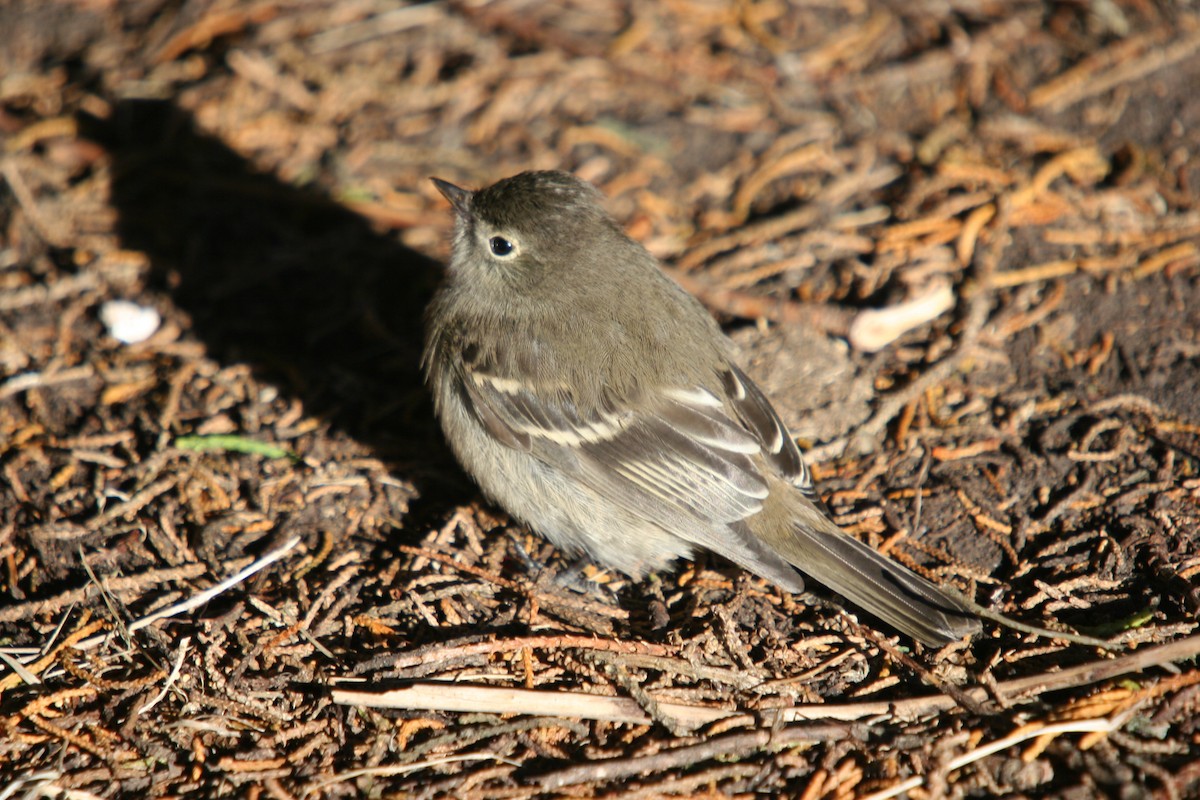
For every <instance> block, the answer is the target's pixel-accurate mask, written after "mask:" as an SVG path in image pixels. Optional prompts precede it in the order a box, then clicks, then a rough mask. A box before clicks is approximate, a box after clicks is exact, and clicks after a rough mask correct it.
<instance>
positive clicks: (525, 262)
mask: <svg viewBox="0 0 1200 800" xmlns="http://www.w3.org/2000/svg"><path fill="white" fill-rule="evenodd" d="M434 181H435V183H436V184H437V186H438V188H439V190H441V192H442V193H443V194H444V195H445V196H446V198H447V199H448V200H449V201H450V203H451V204H452V205H453V206H454V209H455V212H456V216H457V221H456V225H455V233H454V246H453V256H452V258H451V261H450V266H449V269H448V270H447V274H446V277H445V279H444V281H443V284H442V286H441V287H440V288H439V290H438V292H437V294H436V296H435V297H434V300H433V302H432V303H431V305H430V309H429V312H428V315H427V339H426V346H425V355H424V367H425V371H426V376H427V379H428V381H429V384H430V387H431V389H432V391H433V395H434V404H435V408H436V411H437V415H438V418H439V420H440V422H441V424H442V428H443V430H444V431H445V433H446V438H447V440H448V441H449V443H450V446H451V448H452V449H453V450H454V452H455V454H456V455H457V456H458V458H459V460H460V462H461V463H462V464H463V466H464V467H465V468H466V470H467V471H468V472H469V473H470V474H471V475H472V476H473V477H474V478H475V479H476V481H478V483H479V485H480V486H481V487H482V488H483V490H484V491H485V492H486V493H487V494H488V495H489V496H490V497H492V499H494V500H495V501H496V502H498V503H499V504H500V505H501V506H503V507H504V508H506V509H507V510H508V511H509V512H510V513H511V514H513V515H514V516H515V517H517V518H519V519H521V520H523V521H524V522H526V523H528V524H529V525H530V526H531V527H532V528H533V529H534V530H535V531H537V532H539V533H541V534H542V535H544V536H545V537H546V538H548V539H549V540H550V541H552V542H554V543H555V544H557V545H559V546H560V547H564V548H567V549H569V550H573V551H584V552H586V553H587V554H588V555H589V556H591V557H592V558H594V559H595V560H596V561H598V562H599V563H601V564H603V565H605V566H608V567H610V568H613V569H617V570H619V571H621V572H624V573H626V574H629V575H631V576H633V577H635V578H640V577H641V576H643V575H644V574H646V573H647V572H649V571H651V570H658V569H663V568H666V567H668V566H670V564H671V562H673V561H674V560H675V559H677V558H686V557H689V556H690V555H691V554H692V553H693V552H694V551H695V549H696V548H698V547H699V548H705V549H708V550H711V551H713V552H716V553H718V554H720V555H722V556H724V557H726V558H728V559H730V560H731V561H734V562H735V563H737V564H740V565H741V566H742V567H744V568H746V569H748V570H750V571H752V572H754V573H756V574H758V575H761V576H763V577H764V578H767V579H769V580H772V581H774V582H775V583H777V584H779V585H780V586H782V587H783V588H785V589H787V590H789V591H793V592H797V591H801V590H802V589H803V586H804V584H803V581H802V579H801V577H800V574H799V573H798V572H797V569H799V570H801V571H803V572H804V573H805V574H807V575H810V576H811V577H813V578H815V579H816V580H818V581H820V582H821V583H823V584H825V585H827V586H829V587H830V588H832V589H833V590H835V591H837V592H839V593H840V594H842V595H844V596H846V597H847V598H849V599H850V600H851V601H852V602H853V603H855V604H857V605H858V606H860V607H861V608H863V609H865V610H867V611H869V612H870V613H872V614H874V615H875V616H877V617H879V618H880V619H882V620H884V621H886V622H888V623H889V624H891V625H893V626H895V627H896V628H897V629H899V630H901V631H903V632H905V633H907V634H909V635H910V636H912V637H914V638H916V639H918V640H920V641H922V642H924V643H926V644H930V645H940V644H945V643H947V642H950V641H953V640H956V639H959V638H961V637H963V636H964V635H969V634H973V633H975V632H976V631H978V630H979V622H978V620H977V619H976V618H975V617H974V616H973V615H972V614H971V613H970V612H969V611H968V610H967V609H966V608H965V607H964V606H963V605H962V604H961V603H960V602H958V601H956V600H954V599H952V598H950V597H948V596H947V595H945V594H944V593H942V592H941V591H940V590H939V589H937V587H935V586H934V585H933V584H931V583H929V582H928V581H926V580H924V579H923V578H920V577H919V576H917V575H915V574H914V573H912V572H910V571H909V570H907V569H905V568H904V567H902V566H900V565H899V564H896V563H895V562H893V561H891V560H889V559H887V558H885V557H884V556H882V555H880V554H879V553H877V552H875V551H874V550H872V549H871V548H869V547H867V546H866V545H864V544H862V543H861V542H859V541H857V540H856V539H853V538H851V537H850V536H848V535H846V534H845V533H843V532H842V531H841V530H840V529H838V527H837V526H836V525H834V524H833V523H832V522H830V521H829V520H828V519H827V518H826V517H825V515H824V514H823V513H822V511H821V509H820V508H819V506H818V502H817V501H816V499H815V495H814V490H813V486H812V482H811V479H810V477H809V474H808V470H807V469H806V468H805V466H804V462H803V460H802V458H801V456H800V453H799V451H798V450H797V448H796V445H795V443H794V441H793V440H792V437H791V435H790V434H789V433H788V431H787V428H786V427H785V426H784V425H783V423H782V422H781V421H780V419H779V416H778V415H777V414H776V413H775V410H774V409H773V408H772V407H771V404H770V401H768V400H767V398H766V397H765V396H764V395H763V393H762V392H761V391H760V390H759V388H758V387H757V386H756V385H755V384H754V382H753V381H752V380H750V378H749V377H747V376H746V374H745V373H744V372H742V371H741V370H740V369H739V368H738V366H737V364H736V361H735V353H734V349H733V344H732V343H731V342H730V340H729V339H728V338H727V337H726V336H725V335H724V334H723V333H722V332H721V330H720V328H718V326H717V324H716V323H715V322H714V321H713V319H712V317H711V316H710V315H709V314H708V312H706V311H705V310H704V308H703V307H702V306H701V305H700V304H699V303H698V302H697V301H696V300H695V299H694V298H693V297H691V296H690V295H689V294H687V293H686V292H684V291H683V290H682V289H680V288H679V287H678V286H677V285H676V284H675V283H673V282H672V281H671V280H670V279H669V278H667V277H666V276H665V275H664V274H663V273H662V271H661V270H660V269H659V268H658V264H657V262H656V261H655V259H654V257H653V256H651V255H650V254H649V253H648V252H647V251H646V250H645V248H643V247H642V246H641V245H639V244H638V243H636V242H634V241H633V240H632V239H630V238H629V237H628V236H626V235H625V233H624V232H623V231H622V230H621V228H620V227H619V226H618V225H617V223H616V222H615V221H614V220H613V219H612V218H611V217H610V216H609V215H608V214H607V213H606V212H605V211H604V210H603V208H602V206H601V197H600V195H599V193H598V192H597V191H596V190H595V189H594V188H592V187H591V186H590V185H589V184H587V183H585V182H583V181H581V180H579V179H578V178H575V177H574V176H572V175H569V174H567V173H564V172H526V173H522V174H520V175H516V176H514V177H511V178H507V179H505V180H502V181H500V182H498V183H496V184H494V185H492V186H490V187H488V188H486V189H481V190H479V191H477V192H470V191H466V190H464V189H460V188H458V187H457V186H454V185H453V184H449V183H446V182H445V181H440V180H437V179H434Z"/></svg>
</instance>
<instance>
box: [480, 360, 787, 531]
mask: <svg viewBox="0 0 1200 800" xmlns="http://www.w3.org/2000/svg"><path fill="white" fill-rule="evenodd" d="M463 384H464V387H465V390H466V395H467V397H468V399H469V400H470V403H471V406H472V408H473V409H474V411H475V413H476V415H477V416H478V418H479V420H480V422H481V423H482V424H483V425H484V426H485V427H486V428H487V429H488V431H489V432H490V433H491V434H492V435H493V436H495V437H496V438H497V439H498V440H500V441H502V442H504V443H505V444H507V445H509V446H511V447H518V448H520V449H524V450H528V451H530V452H532V453H534V454H535V455H536V456H538V457H539V458H542V459H544V460H546V461H548V462H550V463H553V464H554V465H555V466H557V467H559V468H560V469H562V470H564V471H565V472H567V473H568V474H572V475H574V476H575V477H576V478H577V479H578V480H580V481H582V482H584V483H585V484H587V485H588V486H589V487H590V488H592V489H593V490H594V491H597V492H599V493H600V494H602V495H604V496H605V497H607V498H608V499H609V500H610V501H612V502H615V503H618V504H621V505H624V506H626V507H627V508H629V509H630V510H631V511H633V512H634V513H635V514H636V515H638V516H641V517H644V518H646V519H648V520H650V521H652V522H654V523H656V524H659V525H661V526H663V527H664V528H666V529H667V530H671V531H681V530H685V529H686V530H690V529H696V528H710V527H712V523H718V524H722V523H723V524H729V523H734V522H738V521H740V520H742V519H745V518H746V517H748V516H750V515H752V514H755V513H756V512H758V511H759V510H760V509H761V508H762V501H763V500H764V499H765V498H766V496H767V484H766V481H765V480H764V479H763V476H762V475H761V474H760V472H759V467H758V465H757V464H756V463H755V457H756V456H757V455H758V454H759V453H760V452H761V451H762V443H761V442H760V440H759V438H758V437H757V435H756V434H755V433H754V432H753V431H751V430H748V429H747V428H746V427H745V426H744V425H743V424H742V422H741V421H740V420H739V419H736V418H734V417H731V416H730V415H729V414H728V413H727V412H726V408H725V404H724V403H723V402H722V399H721V398H720V397H718V396H716V395H715V394H713V393H712V392H710V391H708V390H706V389H703V388H699V387H689V388H666V389H660V390H657V391H655V392H654V394H653V395H646V396H642V397H640V398H638V399H637V402H634V403H629V404H626V405H622V406H621V407H616V406H615V404H610V407H605V408H597V409H588V410H584V409H581V408H580V407H579V406H578V405H577V403H576V402H575V400H574V398H573V397H572V396H571V394H570V393H569V392H568V391H566V390H562V389H558V390H555V389H547V390H542V391H538V390H537V389H535V388H533V387H531V386H530V385H529V384H527V383H523V382H520V381H517V380H514V379H512V378H508V377H504V376H500V375H496V374H494V373H491V372H488V371H482V370H470V369H468V370H467V371H466V374H465V376H464V379H463ZM697 523H703V524H701V525H698V524H697ZM696 543H697V544H703V545H705V546H709V547H713V546H714V545H713V544H711V543H709V542H704V541H697V542H696Z"/></svg>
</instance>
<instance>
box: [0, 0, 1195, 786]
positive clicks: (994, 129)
mask: <svg viewBox="0 0 1200 800" xmlns="http://www.w3.org/2000/svg"><path fill="white" fill-rule="evenodd" d="M0 30H3V31H5V34H4V37H3V39H4V40H3V42H0V144H2V150H0V587H2V589H3V594H0V721H2V723H3V729H2V732H0V798H4V797H37V796H45V797H70V798H88V797H172V796H181V795H184V794H192V793H199V794H204V795H208V796H236V797H245V798H258V797H276V798H304V797H309V798H313V797H330V798H334V797H349V796H357V795H360V794H361V795H370V796H388V797H394V796H414V797H436V796H447V795H453V796H454V797H456V798H459V800H466V799H467V798H489V797H533V796H539V797H542V796H544V797H554V796H570V797H667V796H670V797H675V796H726V795H743V796H751V795H757V796H762V795H771V794H785V795H788V796H795V797H803V798H806V799H807V800H815V798H849V797H868V796H870V797H877V798H880V797H888V796H896V795H897V794H899V793H901V792H903V791H908V792H909V796H912V797H964V796H972V797H988V796H996V797H999V796H1004V797H1022V796H1044V795H1048V794H1052V795H1055V796H1058V797H1070V798H1085V797H1095V796H1099V795H1107V796H1120V797H1125V798H1137V797H1159V798H1175V797H1182V796H1198V795H1200V666H1198V665H1197V663H1196V656H1197V654H1198V653H1200V636H1198V635H1197V631H1196V628H1197V614H1198V612H1200V535H1198V534H1197V530H1198V527H1197V526H1198V523H1200V206H1198V194H1197V193H1198V191H1200V93H1198V92H1197V90H1196V87H1197V86H1200V15H1197V13H1196V11H1195V9H1194V8H1193V7H1191V6H1190V5H1188V4H1185V3H1179V4H1174V3H1170V2H1147V1H1146V0H1094V2H1076V3H1052V2H1035V1H1032V0H1017V1H1016V2H1007V3H1000V2H983V3H955V2H944V1H942V0H939V1H938V2H932V1H931V0H930V1H927V0H915V2H909V3H891V2H885V1H884V0H860V1H859V2H850V3H825V2H794V3H786V2H782V0H761V1H760V2H753V0H739V1H738V2H725V1H724V0H666V1H665V2H662V3H653V4H652V3H635V2H633V1H632V0H628V1H627V2H618V1H617V0H586V1H585V0H576V1H575V2H563V3H531V2H525V1H524V0H497V2H474V1H469V0H460V1H458V2H450V3H426V4H421V5H412V6H407V5H404V4H403V3H400V2H397V1H396V0H338V1H336V2H335V1H334V0H306V2H289V1H288V0H251V1H250V2H223V1H222V0H183V1H182V2H165V0H108V1H107V2H101V1H100V0H14V1H13V2H9V3H6V4H4V5H3V6H0ZM549 168H557V169H568V170H572V171H574V172H575V173H576V174H578V175H580V176H582V177H585V178H587V179H588V180H590V181H592V182H593V183H595V184H596V185H597V186H598V187H599V188H600V190H601V191H602V193H603V194H604V195H605V197H606V198H607V204H608V208H609V210H610V211H611V212H612V213H613V215H614V216H615V217H616V218H617V219H618V220H619V221H620V222H621V223H622V224H623V225H624V226H625V227H626V229H627V230H628V232H629V233H630V235H631V236H633V237H634V238H636V239H637V240H639V241H641V242H643V243H644V244H645V245H646V246H647V247H648V248H649V249H650V250H651V251H652V252H654V253H655V255H657V256H659V257H660V258H661V259H662V260H663V262H664V264H666V265H667V268H668V270H669V272H670V274H671V275H672V276H674V277H675V278H676V279H677V280H679V281H680V282H681V283H682V284H683V285H684V286H685V287H687V288H688V289H689V290H691V291H693V292H694V293H695V294H696V295H697V296H699V297H700V298H701V299H702V300H703V301H704V302H705V304H706V305H707V306H708V307H709V308H710V309H711V310H712V312H713V313H714V314H715V315H716V316H717V317H718V318H719V319H720V320H721V322H722V324H723V325H725V326H726V329H727V330H728V331H729V332H730V333H731V335H732V336H734V338H735V340H736V341H737V342H738V343H739V344H740V345H741V346H742V347H743V348H744V350H745V354H746V359H747V364H748V369H749V371H750V372H751V373H752V375H753V376H754V377H755V378H757V379H758V380H759V381H760V382H761V383H762V385H763V387H764V388H765V389H766V390H767V391H768V393H769V394H771V395H772V396H773V397H774V399H775V400H776V402H777V404H778V407H779V409H780V411H781V414H782V415H783V416H784V417H785V421H787V422H788V423H789V424H790V425H792V426H793V431H794V432H795V433H796V435H797V436H798V437H800V439H801V442H802V444H803V445H805V447H806V449H808V451H809V460H810V463H811V464H812V466H813V470H814V474H815V475H816V477H817V479H818V481H819V486H820V490H821V493H822V495H823V496H824V497H825V498H826V501H827V502H828V504H829V506H830V508H831V509H832V512H833V514H834V516H835V518H836V520H837V522H838V523H839V524H840V525H841V526H842V527H843V528H844V529H845V530H846V531H847V532H848V533H850V534H851V535H854V536H857V537H860V538H861V539H863V540H864V541H867V542H869V543H870V544H871V545H872V546H875V547H878V548H880V549H882V550H885V551H887V552H888V553H889V554H890V555H891V556H892V557H893V558H896V559H898V560H900V561H901V562H903V563H905V564H907V565H909V566H911V567H912V568H913V569H915V570H918V571H919V572H921V573H922V574H924V575H926V576H928V577H929V578H930V579H932V580H934V581H936V582H938V583H941V584H945V585H948V586H952V587H954V588H956V589H957V590H958V591H960V592H962V593H964V594H966V595H968V596H970V597H972V598H974V599H975V600H976V601H977V602H978V603H980V604H981V605H983V606H986V607H988V608H991V609H994V610H995V611H996V612H999V613H1001V614H1004V615H1006V616H1008V617H1012V618H1015V619H1018V620H1020V621H1023V622H1026V623H1029V624H1032V625H1036V626H1039V627H1043V628H1053V629H1055V630H1061V631H1068V630H1069V631H1077V632H1079V633H1082V634H1085V635H1088V636H1091V637H1100V638H1103V639H1107V640H1109V645H1108V647H1100V646H1098V645H1097V644H1096V643H1094V642H1092V643H1088V642H1081V641H1069V640H1067V639H1063V638H1047V637H1039V636H1035V635H1032V634H1029V633H1023V632H1019V631H1016V630H1012V629H1010V628H1008V627H1005V626H1003V625H999V624H996V623H994V622H990V621H989V622H987V623H985V626H984V632H983V634H982V635H980V636H979V637H976V638H975V640H974V641H971V642H964V643H959V644H955V645H951V646H949V647H947V648H944V649H943V650H942V651H940V652H930V651H927V650H923V649H921V648H920V647H918V646H916V645H913V644H912V643H911V642H909V641H908V640H906V639H904V638H903V637H899V636H897V635H895V634H894V632H892V631H891V630H889V629H887V628H886V627H884V626H883V625H882V624H881V623H878V622H877V621H875V620H872V619H870V618H868V617H866V616H864V615H861V614H857V613H855V612H854V609H852V608H846V609H843V608H839V607H838V605H837V603H836V598H835V597H833V596H832V595H830V594H829V593H828V592H826V591H824V590H823V589H822V588H821V587H819V586H816V585H812V586H810V589H811V595H810V596H792V595H789V594H787V593H784V592H782V591H781V590H779V589H778V588H776V587H774V586H772V585H770V584H768V583H766V582H764V581H762V580H760V579H758V578H755V577H753V576H750V575H748V574H746V573H745V572H743V571H741V570H739V569H737V568H736V567H734V566H732V565H730V564H728V563H726V562H724V561H721V560H720V559H717V558H714V557H708V556H700V557H698V558H697V559H696V560H695V561H694V562H686V563H681V564H680V565H679V567H678V569H677V570H675V571H674V572H668V573H662V574H659V575H656V576H653V577H651V578H649V579H647V580H644V581H641V582H633V581H630V580H628V579H625V578H623V577H621V576H619V575H614V574H611V573H607V572H604V571H601V570H598V569H594V568H588V569H587V572H586V574H587V576H588V577H589V578H590V580H591V581H592V583H593V584H594V591H592V592H590V593H580V592H578V591H575V590H573V589H571V588H568V587H567V586H566V585H565V582H564V581H561V580H558V576H559V575H560V574H561V573H563V572H564V571H565V570H568V569H570V568H571V565H572V558H571V555H570V554H565V553H560V552H558V551H556V550H555V549H554V548H553V547H551V546H550V545H548V544H546V543H545V542H544V541H542V540H541V539H540V538H538V537H537V536H535V535H533V534H531V533H530V532H529V531H527V530H526V529H525V528H524V527H522V526H521V525H520V524H517V523H515V522H514V521H512V520H510V519H508V518H507V516H506V515H505V514H504V513H503V512H501V511H500V510H498V509H496V508H495V507H493V506H491V505H489V504H488V503H487V502H486V500H485V499H484V498H482V497H481V496H480V493H479V491H478V489H477V488H476V487H475V486H474V485H473V484H472V483H471V481H470V480H469V479H468V478H466V477H465V476H464V475H463V474H462V472H461V471H460V470H459V469H458V467H457V466H456V465H455V463H454V460H453V458H452V457H451V456H450V454H449V452H448V450H447V449H446V446H445V444H444V443H443V441H442V438H441V435H440V432H439V431H438V428H437V425H436V423H435V422H434V420H433V415H432V410H431V405H430V402H429V400H428V397H427V394H426V392H425V389H424V386H423V385H422V379H421V375H420V370H419V366H418V362H419V357H420V347H421V313H422V309H423V308H424V306H425V304H426V302H427V301H428V299H429V297H430V294H431V292H432V290H433V287H434V286H435V285H436V282H437V280H438V277H439V274H440V270H441V266H440V265H441V263H443V262H444V260H445V259H446V257H447V253H448V243H449V230H450V225H451V222H452V220H451V212H450V210H449V208H448V206H447V204H446V203H445V201H444V200H443V199H442V198H441V197H440V195H439V194H438V193H437V191H436V189H435V188H434V186H433V185H432V184H431V183H430V182H429V180H428V179H429V177H430V176H438V177H441V178H444V179H447V180H450V181H452V182H454V183H457V184H460V185H463V186H467V187H478V186H482V185H485V184H488V183H491V182H492V181H494V180H496V179H498V178H501V177H504V176H507V175H511V174H513V173H516V172H520V171H522V170H527V169H549ZM115 301H129V302H131V303H132V304H133V306H124V305H121V304H119V303H116V302H115ZM908 312H913V314H914V315H915V316H914V319H913V321H912V322H910V323H907V324H900V325H899V327H898V328H897V327H895V326H896V323H897V321H898V320H899V321H900V322H901V323H903V321H904V317H905V316H906V314H907V313H908ZM121 313H124V314H126V315H132V317H133V322H134V323H135V327H136V322H137V320H138V319H140V318H142V317H143V316H145V317H147V318H148V319H149V324H148V326H147V332H150V331H152V333H151V334H150V335H149V338H145V336H144V335H139V334H138V333H137V332H136V331H135V332H133V333H126V332H125V331H124V329H123V327H122V326H120V325H117V324H116V323H115V322H114V320H115V319H116V318H117V316H119V315H120V314H121ZM114 315H117V316H114ZM155 315H157V318H158V320H159V322H160V324H159V325H158V326H157V327H155V325H154V320H155ZM114 326H116V327H114ZM889 326H893V327H892V328H889ZM115 334H119V335H120V336H119V337H118V336H117V335H115ZM389 702H390V703H391V704H392V705H393V706H394V707H392V708H382V707H379V706H381V705H382V704H385V703H389Z"/></svg>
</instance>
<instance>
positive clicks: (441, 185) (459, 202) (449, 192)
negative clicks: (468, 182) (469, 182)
mask: <svg viewBox="0 0 1200 800" xmlns="http://www.w3.org/2000/svg"><path fill="white" fill-rule="evenodd" d="M429 180H431V181H433V185H434V186H436V187H437V189H438V191H439V192H441V193H442V197H445V198H446V199H447V200H449V201H450V205H452V206H454V210H455V211H457V212H458V213H459V214H461V215H463V216H466V215H467V214H468V213H469V212H470V208H471V194H472V192H468V191H467V190H466V189H462V188H459V187H458V186H455V185H454V184H453V183H451V182H450V181H444V180H442V179H441V178H430V179H429Z"/></svg>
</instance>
